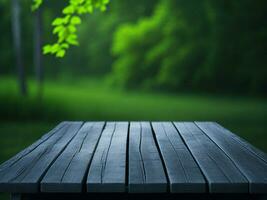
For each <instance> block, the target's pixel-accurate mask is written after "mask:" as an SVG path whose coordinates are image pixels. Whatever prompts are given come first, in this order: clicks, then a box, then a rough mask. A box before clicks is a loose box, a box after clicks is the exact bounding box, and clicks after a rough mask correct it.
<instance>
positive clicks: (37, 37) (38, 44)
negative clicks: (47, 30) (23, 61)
mask: <svg viewBox="0 0 267 200" xmlns="http://www.w3.org/2000/svg"><path fill="white" fill-rule="evenodd" d="M34 15H35V16H34V52H33V54H34V66H35V76H36V81H37V83H38V85H39V90H38V93H39V97H41V96H42V88H43V78H44V75H43V65H42V10H41V8H39V9H37V10H36V11H35V12H34Z"/></svg>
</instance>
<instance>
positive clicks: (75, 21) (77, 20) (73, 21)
mask: <svg viewBox="0 0 267 200" xmlns="http://www.w3.org/2000/svg"><path fill="white" fill-rule="evenodd" d="M81 22H82V20H81V18H80V17H78V16H73V17H72V18H71V20H70V23H71V24H73V25H75V24H81Z"/></svg>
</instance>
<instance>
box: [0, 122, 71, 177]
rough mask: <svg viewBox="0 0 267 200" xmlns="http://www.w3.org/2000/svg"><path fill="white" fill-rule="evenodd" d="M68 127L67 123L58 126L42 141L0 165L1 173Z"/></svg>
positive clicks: (42, 138) (45, 135) (41, 139)
mask: <svg viewBox="0 0 267 200" xmlns="http://www.w3.org/2000/svg"><path fill="white" fill-rule="evenodd" d="M65 125H66V122H61V123H60V124H59V125H57V126H56V127H55V128H53V129H52V130H51V131H49V132H48V133H47V134H44V135H43V136H42V137H41V138H40V139H38V140H37V141H36V142H34V143H33V144H31V145H30V146H28V147H27V148H25V149H24V150H22V151H21V152H19V153H18V154H16V155H15V156H13V157H12V158H10V159H9V160H7V161H6V162H4V163H3V164H1V165H0V172H1V171H4V170H5V169H7V168H9V167H11V166H12V165H14V164H15V163H16V162H18V161H19V160H20V159H22V158H23V157H25V156H26V155H27V154H29V153H31V152H32V151H33V150H34V149H36V148H37V147H38V146H39V145H40V144H42V143H43V142H45V141H46V140H47V139H48V138H50V137H51V136H52V135H53V134H55V133H56V132H57V131H58V130H60V129H61V128H62V127H64V126H65Z"/></svg>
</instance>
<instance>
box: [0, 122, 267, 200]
mask: <svg viewBox="0 0 267 200" xmlns="http://www.w3.org/2000/svg"><path fill="white" fill-rule="evenodd" d="M0 192H9V193H13V194H20V193H23V194H25V193H27V194H30V193H34V194H35V195H39V194H41V195H44V193H45V195H51V194H58V195H64V194H70V193H73V194H72V195H79V194H81V195H82V194H85V193H88V195H94V194H91V193H98V194H99V193H105V194H106V195H109V194H110V193H119V194H118V195H122V194H121V193H131V195H138V194H132V193H139V194H142V195H145V194H144V193H148V194H152V193H157V195H161V194H159V193H180V194H179V195H183V194H185V193H191V194H200V193H202V194H209V193H211V195H222V193H224V194H225V195H227V193H228V194H229V193H231V194H232V193H238V194H241V193H242V194H246V195H248V194H249V195H261V193H267V155H266V154H265V153H264V152H262V151H260V150H259V149H257V148H255V147H254V146H253V145H251V144H249V143H248V142H246V141H245V140H244V139H242V138H240V137H239V136H237V135H235V134H234V133H232V132H231V131H229V130H227V129H226V128H224V127H222V126H221V125H219V124H217V123H213V122H152V123H150V122H131V123H128V122H85V123H83V122H67V121H66V122H62V123H60V124H59V125H58V126H56V127H55V128H54V129H53V130H51V131H50V132H48V133H47V134H45V135H44V136H43V137H41V138H40V139H39V140H37V141H36V142H34V143H33V144H32V145H30V146H29V147H27V148H26V149H24V150H23V151H21V152H20V153H18V154H17V155H15V156H14V157H12V158H11V159H9V160H8V161H6V162H4V163H3V164H2V165H0ZM34 194H32V195H34ZM155 195H156V194H155ZM166 195H168V194H166ZM172 195H174V194H172ZM176 195H177V194H176ZM188 195H190V194H188ZM13 197H15V198H16V197H18V196H16V195H13Z"/></svg>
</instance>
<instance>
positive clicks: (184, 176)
mask: <svg viewBox="0 0 267 200" xmlns="http://www.w3.org/2000/svg"><path fill="white" fill-rule="evenodd" d="M152 126H153V129H154V132H155V136H156V138H157V142H158V145H159V149H160V152H161V154H162V157H163V160H164V164H165V166H166V170H167V174H168V177H169V181H170V191H171V192H173V193H204V192H206V182H205V179H204V176H203V175H202V173H201V171H200V169H199V167H198V165H197V164H196V162H195V161H194V159H193V157H192V155H191V154H190V152H189V150H188V149H187V147H186V145H185V144H184V142H183V141H182V139H181V137H180V136H179V134H178V132H177V130H176V129H175V127H174V126H173V124H172V123H170V122H153V123H152Z"/></svg>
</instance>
